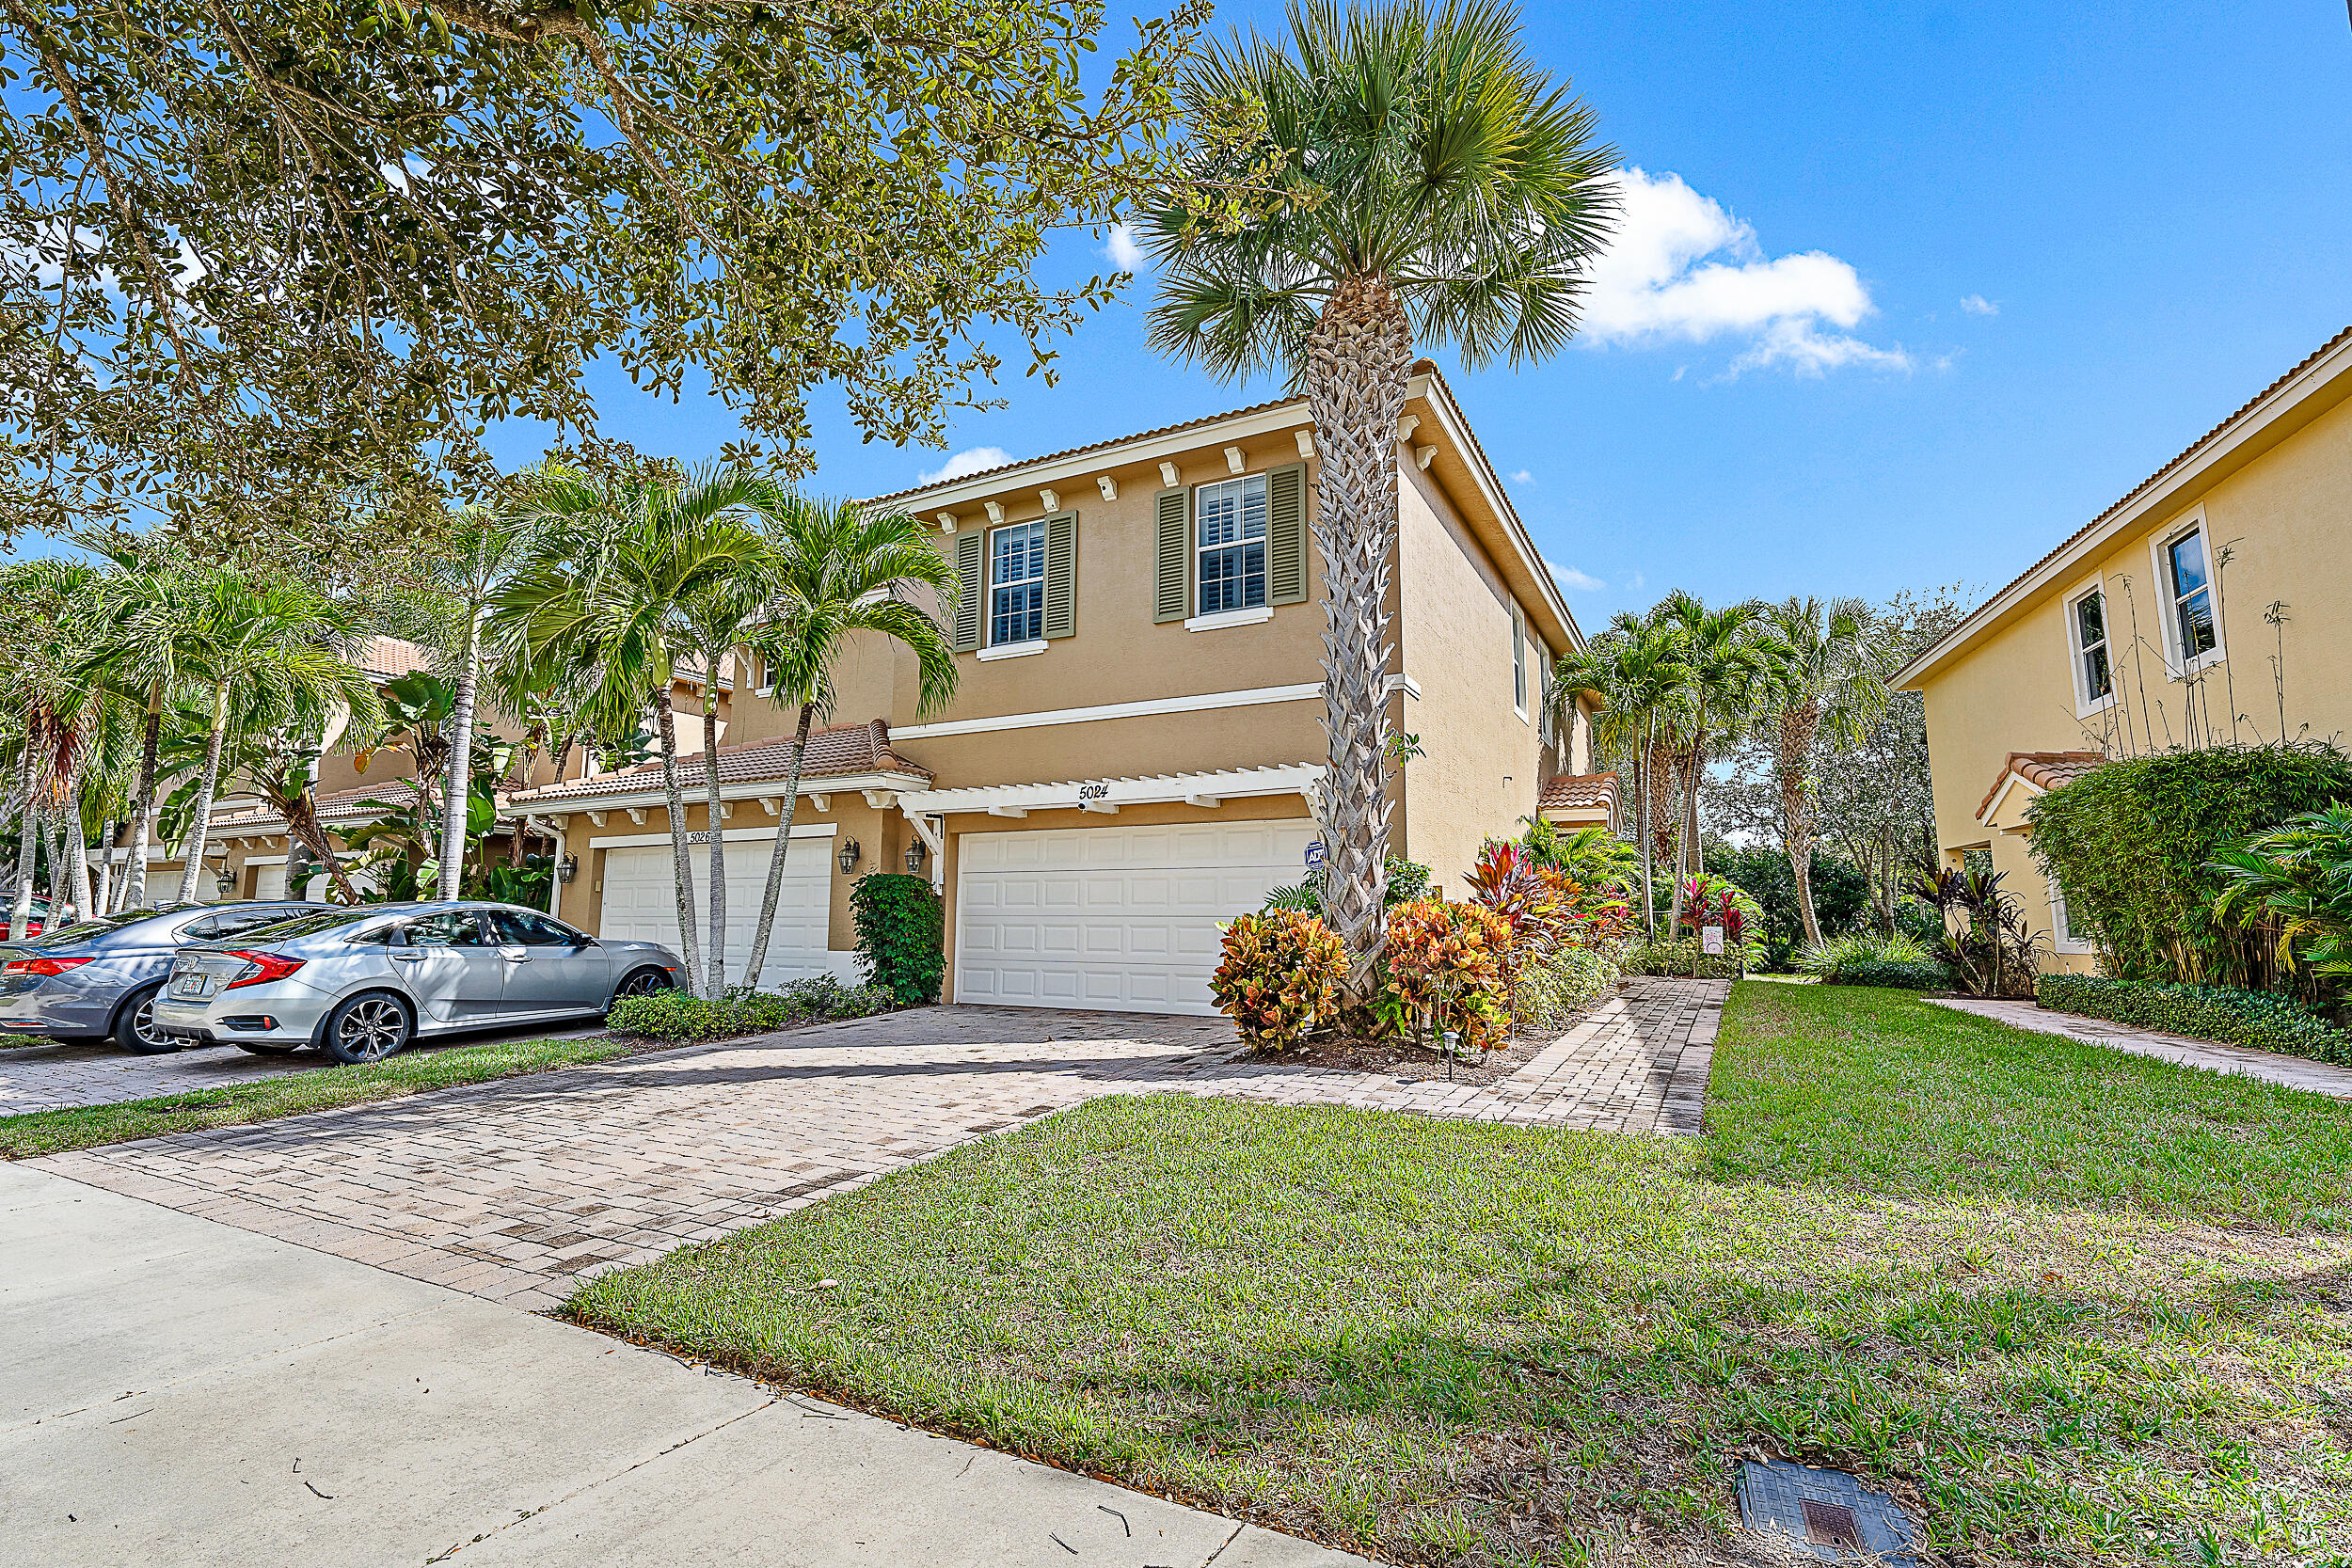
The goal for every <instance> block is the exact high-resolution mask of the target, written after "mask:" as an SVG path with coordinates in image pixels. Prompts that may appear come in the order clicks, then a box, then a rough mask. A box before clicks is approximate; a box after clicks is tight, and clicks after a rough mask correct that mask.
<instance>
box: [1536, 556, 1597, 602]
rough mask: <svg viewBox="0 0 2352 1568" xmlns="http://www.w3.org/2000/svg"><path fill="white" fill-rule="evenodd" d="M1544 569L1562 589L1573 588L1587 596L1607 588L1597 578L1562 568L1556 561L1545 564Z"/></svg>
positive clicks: (1572, 568)
mask: <svg viewBox="0 0 2352 1568" xmlns="http://www.w3.org/2000/svg"><path fill="white" fill-rule="evenodd" d="M1544 567H1545V569H1546V570H1548V571H1549V572H1550V573H1551V580H1552V581H1554V582H1556V583H1558V584H1559V585H1560V586H1561V587H1563V588H1574V589H1579V590H1581V591H1582V592H1584V593H1587V594H1595V593H1598V592H1599V591H1600V590H1601V589H1604V588H1606V587H1608V586H1609V585H1608V584H1607V583H1605V582H1603V581H1601V580H1600V578H1597V577H1592V576H1589V575H1587V574H1585V573H1583V572H1580V571H1578V570H1577V569H1576V568H1575V567H1573V566H1563V565H1561V564H1560V562H1556V561H1547V562H1544Z"/></svg>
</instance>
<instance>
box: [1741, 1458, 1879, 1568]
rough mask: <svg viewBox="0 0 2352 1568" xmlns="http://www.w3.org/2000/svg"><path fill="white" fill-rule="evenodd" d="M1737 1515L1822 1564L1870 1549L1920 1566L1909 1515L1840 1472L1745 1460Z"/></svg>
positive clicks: (1852, 1558) (1848, 1559)
mask: <svg viewBox="0 0 2352 1568" xmlns="http://www.w3.org/2000/svg"><path fill="white" fill-rule="evenodd" d="M1740 1519H1741V1520H1742V1522H1744V1523H1745V1524H1746V1525H1747V1527H1748V1528H1750V1529H1752V1530H1759V1531H1762V1532H1763V1533H1765V1534H1768V1535H1777V1536H1782V1537H1785V1538H1786V1539H1787V1540H1788V1542H1789V1544H1792V1545H1793V1546H1794V1547H1795V1549H1796V1550H1797V1551H1799V1552H1802V1553H1804V1555H1806V1556H1808V1557H1814V1558H1819V1559H1820V1560H1821V1561H1823V1562H1852V1561H1855V1560H1860V1559H1862V1558H1863V1556H1864V1554H1865V1553H1869V1554H1873V1555H1874V1556H1875V1557H1876V1558H1877V1560H1880V1561H1882V1562H1886V1563H1890V1564H1897V1565H1899V1568H1920V1563H1919V1558H1918V1556H1917V1554H1916V1552H1915V1550H1914V1547H1915V1543H1916V1541H1917V1539H1918V1532H1917V1528H1916V1527H1915V1525H1913V1523H1912V1521H1911V1516H1910V1515H1909V1514H1907V1513H1904V1512H1903V1511H1902V1510H1901V1509H1899V1508H1898V1507H1897V1506H1895V1500H1894V1499H1893V1498H1892V1497H1884V1496H1883V1495H1881V1494H1879V1493H1876V1492H1872V1491H1869V1490H1868V1489H1867V1488H1866V1487H1864V1486H1863V1484H1862V1482H1860V1481H1856V1480H1855V1479H1854V1478H1853V1477H1851V1476H1850V1475H1848V1474H1847V1473H1846V1472H1845V1471H1843V1470H1817V1469H1815V1468H1814V1467H1813V1466H1812V1465H1791V1464H1789V1463H1788V1461H1787V1460H1782V1459H1775V1460H1772V1461H1770V1462H1769V1463H1765V1464H1760V1465H1759V1464H1757V1463H1756V1462H1755V1461H1754V1460H1748V1461H1744V1462H1742V1463H1741V1465H1740Z"/></svg>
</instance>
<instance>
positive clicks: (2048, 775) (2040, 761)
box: [1977, 752, 2107, 822]
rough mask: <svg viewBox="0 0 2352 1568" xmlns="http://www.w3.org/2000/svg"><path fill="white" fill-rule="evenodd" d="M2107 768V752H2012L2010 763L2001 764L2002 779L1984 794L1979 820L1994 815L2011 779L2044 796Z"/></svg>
mask: <svg viewBox="0 0 2352 1568" xmlns="http://www.w3.org/2000/svg"><path fill="white" fill-rule="evenodd" d="M2106 765H2107V754H2106V752H2010V754H2009V760H2008V761H2006V762H2004V763H2002V764H2001V773H2000V777H1998V778H1996V779H1994V781H1993V787H1992V788H1991V789H1988V790H1986V791H1985V792H1984V803H1983V804H1982V805H1979V807H1978V808H1977V820H1978V821H1979V822H1981V821H1983V820H1984V819H1985V817H1986V816H1987V815H1989V814H1990V813H1991V812H1992V810H1993V807H1994V804H1995V803H1997V802H1998V801H1999V800H2000V799H2001V795H2002V792H2003V791H2005V790H2007V789H2008V788H2009V785H2010V780H2011V779H2015V780H2018V781H2020V782H2022V783H2025V784H2031V785H2032V786H2033V789H2034V792H2035V793H2036V794H2040V793H2041V792H2042V791H2044V790H2050V789H2056V788H2058V785H2060V784H2073V783H2074V781H2075V780H2076V779H2079V778H2081V777H2082V776H2083V775H2084V774H2085V773H2089V772H2091V771H2093V770H2095V769H2097V768H2105V767H2106Z"/></svg>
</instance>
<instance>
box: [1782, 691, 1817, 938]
mask: <svg viewBox="0 0 2352 1568" xmlns="http://www.w3.org/2000/svg"><path fill="white" fill-rule="evenodd" d="M1820 721H1821V716H1820V709H1819V708H1818V707H1817V706H1815V705H1812V704H1805V705H1802V706H1798V707H1793V708H1790V709H1789V710H1788V712H1787V713H1786V714H1784V715H1783V716H1782V718H1781V721H1780V735H1779V744H1778V754H1777V755H1776V756H1775V757H1774V759H1773V760H1774V762H1775V763H1776V764H1777V767H1778V771H1779V775H1780V779H1779V783H1780V838H1781V843H1782V844H1784V845H1786V846H1787V847H1788V869H1789V872H1790V873H1791V874H1792V875H1793V876H1794V877H1795V878H1796V879H1797V914H1798V917H1799V918H1800V919H1801V920H1802V921H1803V922H1804V940H1805V941H1806V942H1820V940H1821V923H1820V920H1819V919H1818V918H1817V917H1816V916H1815V915H1814V912H1813V813H1814V803H1813V796H1812V791H1811V790H1810V789H1809V788H1808V787H1807V786H1808V785H1809V784H1811V783H1812V768H1811V764H1812V760H1813V735H1814V732H1815V731H1816V730H1817V729H1819V728H1820Z"/></svg>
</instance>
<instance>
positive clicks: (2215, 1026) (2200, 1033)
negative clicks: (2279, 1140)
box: [2034, 974, 2352, 1063]
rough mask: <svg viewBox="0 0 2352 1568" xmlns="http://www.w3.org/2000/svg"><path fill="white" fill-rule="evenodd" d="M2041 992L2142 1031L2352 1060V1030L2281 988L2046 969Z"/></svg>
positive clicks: (2044, 999)
mask: <svg viewBox="0 0 2352 1568" xmlns="http://www.w3.org/2000/svg"><path fill="white" fill-rule="evenodd" d="M2034 994H2035V996H2036V997H2037V998H2038V999H2039V1000H2040V1001H2041V1003H2042V1006H2045V1007H2049V1008H2053V1009H2055V1010H2057V1011H2058V1012H2063V1013H2080V1014H2081V1015H2082V1016H2083V1017H2085V1018H2104V1019H2106V1020H2107V1021H2108V1022H2112V1023H2128V1024H2131V1025H2132V1026H2134V1027H2135V1028H2140V1029H2162V1030H2164V1031H2166V1032H2167V1033H2169V1034H2174V1035H2188V1036H2191V1037H2195V1038H2197V1039H2203V1040H2218V1041H2220V1042H2221V1043H2223V1044H2225V1045H2250V1046H2255V1047H2257V1048H2259V1049H2261V1050H2264V1051H2281V1052H2284V1053H2287V1054H2288V1055H2291V1056H2310V1057H2313V1058H2315V1059H2317V1060H2319V1061H2323V1062H2343V1063H2352V1035H2346V1034H2345V1033H2344V1031H2343V1030H2341V1029H2339V1028H2337V1027H2335V1026H2334V1025H2333V1024H2331V1023H2329V1022H2327V1021H2326V1020H2324V1019H2321V1018H2319V1017H2317V1016H2315V1015H2314V1014H2312V1013H2311V1012H2310V1011H2308V1010H2307V1009H2305V1008H2304V1007H2303V1006H2301V1005H2300V1004H2298V1003H2296V1001H2294V1000H2293V999H2292V998H2290V997H2285V996H2281V995H2280V994H2279V993H2278V992H2276V991H2267V990H2236V989H2234V988H2232V987H2226V986H2166V985H2151V984H2148V983H2146V982H2143V981H2138V980H2108V979H2103V978H2100V977H2098V976H2096V975H2090V974H2044V975H2043V976H2042V980H2041V983H2040V984H2039V985H2038V986H2036V987H2035V990H2034Z"/></svg>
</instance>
